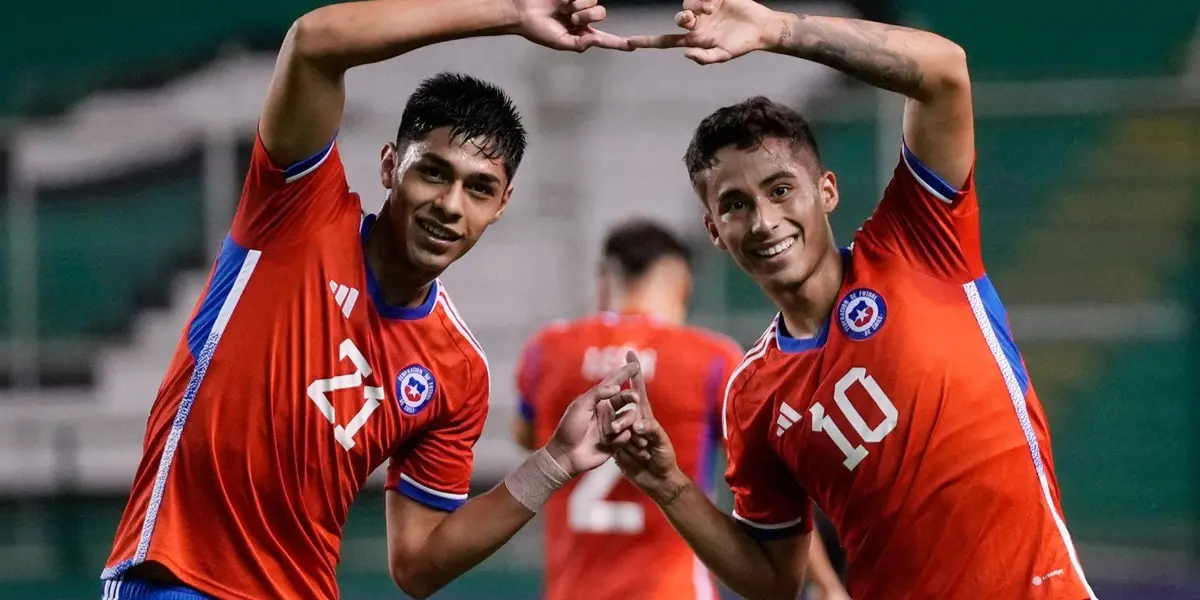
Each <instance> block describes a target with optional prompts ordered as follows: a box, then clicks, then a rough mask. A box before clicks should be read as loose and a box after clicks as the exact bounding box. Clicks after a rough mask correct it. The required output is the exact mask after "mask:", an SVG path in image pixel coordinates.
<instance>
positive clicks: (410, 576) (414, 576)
mask: <svg viewBox="0 0 1200 600" xmlns="http://www.w3.org/2000/svg"><path fill="white" fill-rule="evenodd" d="M391 572H392V581H394V582H395V583H396V587H398V588H400V591H402V592H404V593H405V594H407V595H408V596H410V597H412V598H415V599H416V600H424V599H425V598H428V597H430V596H432V595H433V594H434V592H437V591H438V590H439V589H441V587H442V586H440V585H434V584H433V583H432V582H431V581H429V578H427V577H422V576H421V575H420V574H418V573H415V572H414V571H413V570H412V569H405V568H403V567H400V566H397V565H392V568H391Z"/></svg>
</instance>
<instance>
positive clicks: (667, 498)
mask: <svg viewBox="0 0 1200 600" xmlns="http://www.w3.org/2000/svg"><path fill="white" fill-rule="evenodd" d="M691 487H692V484H691V482H688V483H683V484H680V485H679V487H677V488H675V489H673V490H668V491H667V492H666V493H665V494H663V496H662V498H661V500H660V501H659V503H658V505H659V506H661V507H662V508H666V507H668V506H670V505H672V504H674V503H675V501H676V500H678V499H679V497H680V496H682V495H683V493H684V492H686V491H688V489H689V488H691Z"/></svg>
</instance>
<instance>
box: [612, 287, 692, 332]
mask: <svg viewBox="0 0 1200 600" xmlns="http://www.w3.org/2000/svg"><path fill="white" fill-rule="evenodd" d="M664 296H665V294H661V293H655V292H653V291H652V290H636V289H635V290H630V291H629V292H628V293H626V294H624V295H622V296H621V297H620V298H617V299H616V301H615V302H611V303H610V304H609V306H613V307H616V308H617V310H618V311H619V312H621V313H635V314H639V315H646V316H649V317H654V318H655V319H657V320H659V321H662V322H664V323H670V324H672V325H682V324H683V323H684V321H686V320H687V307H686V306H684V305H683V304H682V303H680V302H678V301H674V300H671V299H669V298H666V297H664Z"/></svg>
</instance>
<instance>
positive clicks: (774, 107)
mask: <svg viewBox="0 0 1200 600" xmlns="http://www.w3.org/2000/svg"><path fill="white" fill-rule="evenodd" d="M769 137H774V138H779V139H782V140H785V141H788V142H791V144H792V146H793V148H795V149H807V150H808V151H810V152H812V157H813V162H814V166H815V167H816V169H817V170H818V172H819V171H820V170H821V153H820V151H819V150H817V140H816V138H814V137H813V133H812V129H811V128H810V127H809V125H808V121H806V120H804V117H802V116H800V113H798V112H796V111H795V110H792V109H791V108H788V107H787V106H784V105H782V104H779V103H778V102H772V101H771V100H768V99H767V98H764V97H762V96H755V97H753V98H750V99H749V100H746V101H743V102H739V103H738V104H734V105H731V106H725V107H722V108H719V109H717V110H716V111H715V112H713V113H712V114H710V115H708V116H707V117H705V118H704V120H703V121H701V122H700V125H699V126H698V127H696V132H695V133H694V134H692V141H691V143H690V144H688V149H687V153H685V154H684V156H683V162H684V164H685V165H687V170H688V176H689V177H691V179H692V182H693V183H694V182H695V181H696V177H697V176H698V175H699V174H700V173H701V172H702V171H704V170H705V169H708V168H710V167H712V166H713V165H714V164H716V155H717V152H719V151H721V150H722V149H723V148H726V147H728V146H734V147H736V148H737V149H739V150H749V149H751V148H754V147H756V146H758V145H759V144H762V142H763V140H764V139H766V138H769Z"/></svg>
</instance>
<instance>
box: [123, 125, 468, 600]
mask: <svg viewBox="0 0 1200 600" xmlns="http://www.w3.org/2000/svg"><path fill="white" fill-rule="evenodd" d="M373 221H374V216H373V215H368V216H367V217H366V218H363V215H362V213H361V207H360V204H359V198H358V196H357V195H356V194H353V193H351V192H350V191H349V189H348V187H347V184H346V178H345V173H344V171H343V167H342V163H341V160H340V158H339V156H338V151H337V148H336V147H335V146H334V144H332V143H331V144H330V145H329V146H328V147H327V148H326V149H325V150H324V151H322V152H321V153H318V154H317V155H315V156H313V157H312V158H310V159H309V160H306V161H303V162H301V163H299V164H297V165H295V166H293V167H290V168H288V169H279V168H276V167H274V166H273V165H272V163H271V162H270V159H269V158H268V156H267V153H266V151H265V149H264V148H263V146H262V144H261V142H256V144H255V147H254V152H253V155H252V158H251V162H250V170H249V173H248V175H247V177H246V183H245V187H244V189H243V191H242V199H241V204H240V206H239V208H238V212H237V215H236V217H235V218H234V222H233V227H232V229H231V231H230V234H229V237H227V238H226V240H225V243H224V245H223V246H222V248H221V252H220V255H219V256H218V257H217V259H216V263H215V265H214V266H213V269H212V274H211V276H210V279H209V283H208V286H207V289H206V290H205V292H204V294H203V296H202V297H201V298H200V300H199V301H198V303H197V305H196V310H195V313H194V315H193V317H192V319H191V322H190V323H189V325H188V326H187V328H186V329H185V330H184V333H183V336H182V338H181V339H180V342H179V346H178V349H177V350H176V352H175V357H174V360H173V362H172V364H171V367H170V368H169V369H168V371H167V374H166V377H165V378H164V379H163V383H162V386H161V387H160V388H159V390H158V396H157V398H156V399H155V401H154V405H153V407H152V408H151V412H150V419H149V422H148V428H147V431H146V441H145V454H144V456H143V457H142V461H141V464H140V465H139V466H138V471H137V475H136V477H135V479H134V484H133V490H132V493H131V496H130V499H129V503H128V505H127V506H126V508H125V514H124V516H123V517H122V519H121V523H120V526H119V528H118V529H117V534H116V540H115V542H114V544H113V550H112V554H111V555H110V557H109V560H108V563H107V565H106V568H105V569H104V573H103V574H102V576H101V577H102V578H103V579H105V580H115V579H119V578H120V577H121V576H122V574H124V573H125V572H126V571H128V569H129V568H130V567H133V566H135V565H137V564H139V563H143V562H146V561H154V562H157V563H160V564H162V565H164V566H166V567H167V568H168V569H170V570H171V572H172V573H174V574H175V575H176V576H177V577H178V578H179V579H181V580H182V581H183V582H184V583H186V584H187V585H189V586H191V587H194V588H196V589H197V590H200V591H202V592H205V593H208V594H211V595H214V596H216V597H220V598H245V599H262V598H294V599H303V598H322V599H326V598H335V597H337V595H338V590H337V584H336V581H335V577H334V575H335V568H336V566H337V563H338V552H339V546H340V543H341V534H342V525H343V523H344V522H345V520H346V511H347V509H348V508H349V506H350V502H351V501H352V500H353V499H354V496H355V494H356V493H357V492H358V490H359V489H360V488H361V487H362V486H363V484H364V483H365V482H366V480H367V476H368V475H370V474H371V473H372V472H373V471H375V470H376V468H378V467H379V466H380V465H382V464H383V463H384V461H387V460H389V459H390V464H389V467H388V477H387V485H388V487H389V489H393V490H399V492H400V493H403V494H405V495H407V496H408V497H410V498H413V499H414V500H416V501H418V502H422V503H424V504H426V505H428V506H431V507H433V508H436V509H440V510H453V509H455V508H457V507H458V506H459V505H460V504H462V503H463V502H464V500H465V499H466V494H467V487H468V483H469V477H470V475H471V468H472V453H471V447H472V446H473V444H474V443H475V440H476V439H478V437H479V434H480V432H481V431H482V427H483V422H484V419H485V418H486V414H487V407H488V385H489V383H488V370H487V361H486V359H485V358H484V355H483V352H482V351H481V350H480V348H479V346H478V344H477V343H476V342H475V340H474V339H473V338H472V337H471V334H470V332H469V331H468V330H467V328H466V326H465V325H464V324H463V321H462V319H461V317H459V315H458V313H457V312H456V311H455V308H454V305H453V304H452V303H451V302H450V298H449V296H447V294H446V292H445V290H444V289H442V286H441V285H440V283H434V285H433V288H432V290H431V291H430V293H429V296H428V299H427V300H426V301H425V303H424V304H423V305H421V306H419V307H416V308H402V307H394V306H388V305H387V304H385V303H384V302H383V298H382V294H381V293H380V291H379V287H378V284H377V282H376V281H375V278H374V276H373V275H372V274H371V272H370V270H369V268H368V267H367V264H366V261H365V258H364V252H363V244H364V243H365V241H366V239H367V232H368V231H369V230H370V227H371V225H372V223H373ZM380 560H381V561H382V560H384V558H383V557H380Z"/></svg>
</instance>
